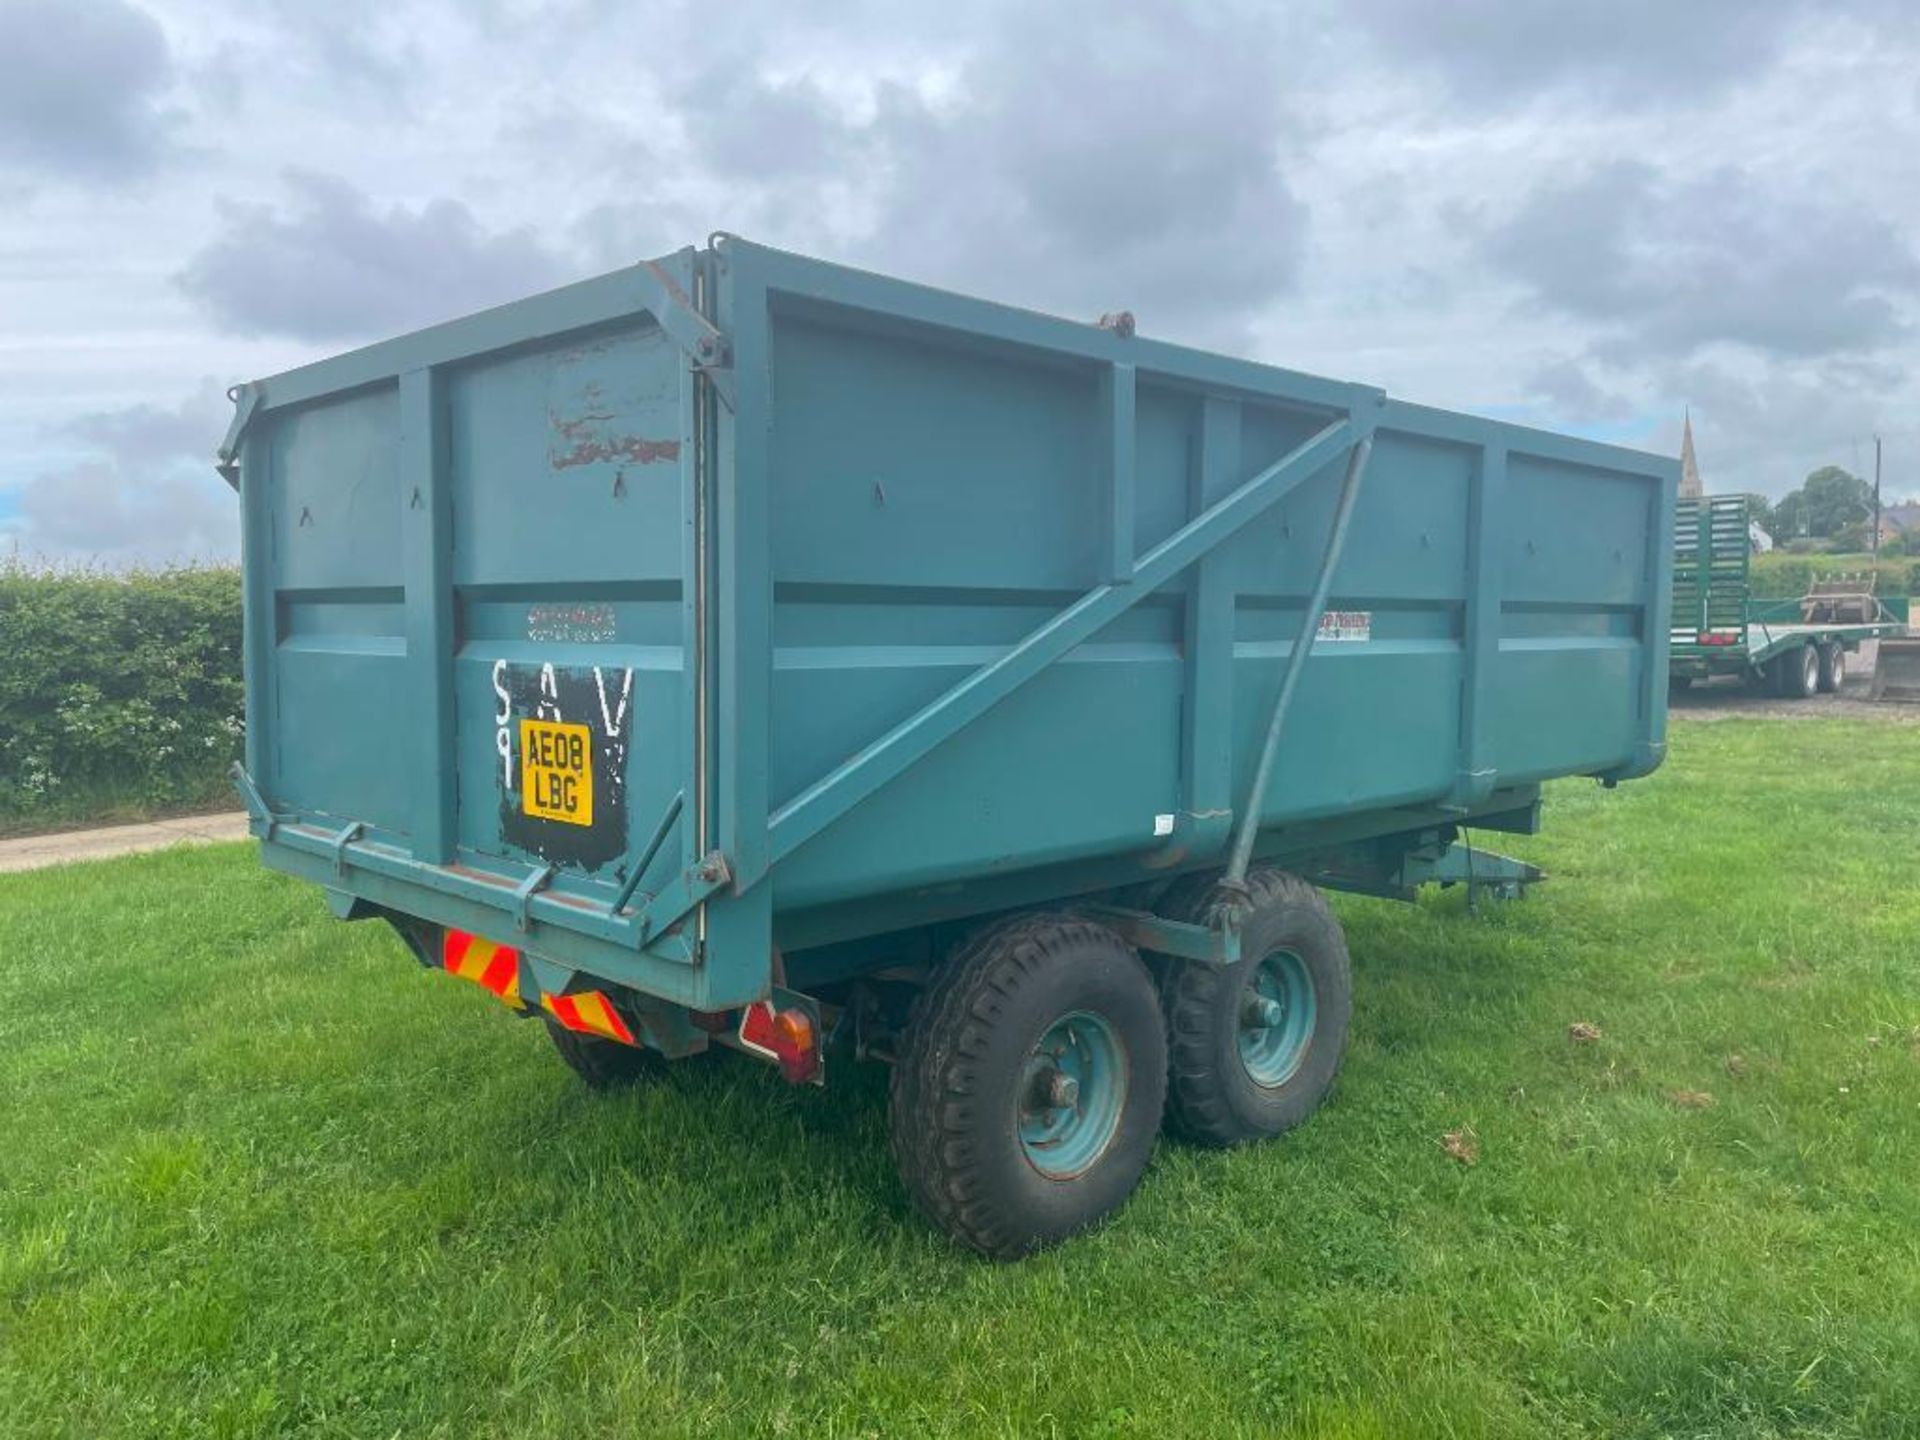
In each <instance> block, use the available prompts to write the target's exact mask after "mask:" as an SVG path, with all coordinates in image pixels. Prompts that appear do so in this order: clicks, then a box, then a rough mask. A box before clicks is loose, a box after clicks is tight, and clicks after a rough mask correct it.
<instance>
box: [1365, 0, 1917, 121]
mask: <svg viewBox="0 0 1920 1440" xmlns="http://www.w3.org/2000/svg"><path fill="white" fill-rule="evenodd" d="M1342 13H1344V14H1345V15H1347V16H1348V17H1350V18H1351V19H1353V20H1355V21H1357V22H1358V23H1359V24H1360V25H1361V26H1362V27H1363V28H1364V29H1365V31H1366V32H1367V34H1368V35H1369V37H1370V38H1371V39H1372V41H1373V42H1374V44H1375V46H1376V47H1377V48H1378V49H1379V50H1380V51H1381V52H1383V53H1384V54H1385V55H1386V56H1387V57H1389V58H1390V59H1392V60H1394V61H1396V62H1398V63H1400V64H1403V65H1406V66H1408V67H1410V68H1413V69H1416V70H1425V71H1427V72H1429V73H1433V74H1436V75H1438V76H1440V77H1441V78H1442V79H1444V80H1445V81H1446V82H1447V84H1448V88H1449V90H1450V92H1451V93H1452V95H1453V97H1454V99H1455V100H1456V101H1457V102H1459V103H1461V104H1464V105H1466V106H1469V107H1472V108H1475V109H1487V108H1497V107H1502V106H1508V105H1512V104H1514V103H1516V102H1523V101H1530V100H1532V99H1534V98H1536V97H1538V96H1540V95H1541V94H1543V93H1545V92H1551V91H1583V92H1586V93H1587V94H1588V95H1589V96H1590V97H1592V98H1594V99H1597V100H1602V101H1609V102H1614V103H1624V104H1630V105H1647V106H1685V105H1689V104H1693V103H1696V102H1699V101H1702V100H1707V99H1712V98H1716V97H1718V96H1719V95H1720V94H1721V93H1723V92H1724V91H1725V90H1726V89H1727V88H1728V87H1730V86H1732V85H1734V84H1736V83H1738V82H1740V81H1741V80H1743V79H1747V78H1750V77H1752V76H1754V75H1755V74H1756V73H1758V72H1760V71H1763V70H1765V69H1766V68H1767V67H1769V66H1770V65H1771V64H1772V63H1773V62H1774V61H1775V60H1776V59H1777V58H1778V57H1779V56H1780V55H1781V53H1782V52H1783V50H1784V49H1785V47H1786V46H1787V45H1788V43H1789V42H1790V40H1791V39H1792V37H1793V36H1794V34H1795V31H1796V29H1797V27H1798V26H1800V25H1801V24H1802V23H1803V22H1806V21H1808V20H1809V19H1812V18H1815V17H1823V18H1829V19H1830V18H1833V17H1835V16H1847V15H1854V16H1858V17H1861V18H1867V19H1871V20H1874V21H1875V22H1877V23H1878V24H1879V25H1880V26H1882V27H1886V26H1888V25H1899V26H1901V27H1904V28H1906V29H1907V30H1908V31H1909V34H1911V29H1912V23H1913V21H1912V16H1911V14H1910V12H1909V11H1908V9H1907V8H1906V6H1905V3H1904V0H1823V3H1814V0H1683V3H1677V4H1676V3H1674V0H1610V3H1595V0H1526V3H1523V4H1514V3H1512V0H1449V3H1446V4H1436V3H1434V0H1349V3H1348V4H1347V5H1346V6H1345V7H1344V8H1343V12H1342Z"/></svg>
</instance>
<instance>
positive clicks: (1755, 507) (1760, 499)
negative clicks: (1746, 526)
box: [1747, 491, 1777, 538]
mask: <svg viewBox="0 0 1920 1440" xmlns="http://www.w3.org/2000/svg"><path fill="white" fill-rule="evenodd" d="M1747 519H1748V520H1749V521H1750V522H1752V523H1753V524H1755V525H1758V526H1759V527H1760V528H1761V529H1762V530H1764V531H1766V532H1767V534H1769V535H1772V534H1773V502H1772V501H1771V500H1769V499H1767V497H1766V496H1764V495H1756V494H1754V493H1753V492H1751V491H1749V492H1748V493H1747ZM1776 538H1777V537H1776Z"/></svg>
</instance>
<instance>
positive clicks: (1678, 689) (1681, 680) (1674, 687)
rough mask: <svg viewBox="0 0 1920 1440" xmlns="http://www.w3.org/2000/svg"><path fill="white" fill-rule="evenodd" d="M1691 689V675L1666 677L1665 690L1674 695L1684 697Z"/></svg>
mask: <svg viewBox="0 0 1920 1440" xmlns="http://www.w3.org/2000/svg"><path fill="white" fill-rule="evenodd" d="M1692 688H1693V677H1692V676H1691V675H1669V676H1668V677H1667V689H1668V690H1669V691H1670V692H1672V693H1673V694H1675V695H1684V694H1686V693H1687V691H1689V690H1691V689H1692Z"/></svg>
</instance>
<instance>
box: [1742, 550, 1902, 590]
mask: <svg viewBox="0 0 1920 1440" xmlns="http://www.w3.org/2000/svg"><path fill="white" fill-rule="evenodd" d="M1867 570H1878V571H1879V572H1880V585H1879V593H1880V594H1882V595H1911V594H1913V593H1914V590H1915V589H1916V588H1920V587H1916V586H1915V584H1914V581H1915V579H1916V572H1920V561H1915V560H1909V559H1908V558H1906V557H1905V556H1895V557H1887V558H1884V559H1882V560H1881V561H1880V562H1879V564H1877V565H1876V564H1875V563H1874V560H1873V557H1872V556H1871V555H1781V554H1778V553H1775V554H1771V555H1756V556H1754V557H1753V593H1754V594H1755V595H1756V596H1760V597H1762V598H1791V597H1794V596H1799V595H1804V594H1806V593H1807V590H1808V588H1809V587H1810V586H1811V585H1812V584H1813V580H1814V577H1815V576H1816V575H1833V574H1836V573H1839V574H1858V573H1860V572H1863V571H1867Z"/></svg>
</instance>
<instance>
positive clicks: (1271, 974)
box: [1234, 950, 1314, 1089]
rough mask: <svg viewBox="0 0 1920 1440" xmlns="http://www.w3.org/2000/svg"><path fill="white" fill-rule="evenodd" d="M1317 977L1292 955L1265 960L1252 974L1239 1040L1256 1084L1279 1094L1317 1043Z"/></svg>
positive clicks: (1287, 952) (1242, 995)
mask: <svg viewBox="0 0 1920 1440" xmlns="http://www.w3.org/2000/svg"><path fill="white" fill-rule="evenodd" d="M1313 1022H1314V993H1313V976H1312V975H1311V974H1310V973H1309V972H1308V970H1307V965H1306V962H1305V961H1304V960H1302V959H1301V958H1300V957H1299V956H1298V955H1295V954H1294V953H1293V952H1292V951H1290V950H1276V951H1274V952H1273V953H1272V954H1270V955H1266V956H1263V957H1261V959H1260V961H1259V963H1258V964H1256V965H1254V966H1253V968H1252V969H1251V970H1249V971H1248V972H1247V981H1246V986H1245V988H1244V989H1243V990H1242V991H1241V993H1240V1013H1239V1027H1238V1031H1237V1033H1236V1035H1235V1037H1234V1039H1235V1044H1236V1046H1237V1048H1238V1050H1239V1053H1240V1063H1241V1065H1243V1066H1244V1067H1245V1068H1246V1072H1247V1075H1248V1077H1249V1078H1250V1079H1252V1081H1253V1083H1254V1084H1256V1085H1259V1086H1261V1087H1262V1088H1263V1089H1274V1088H1276V1087H1278V1086H1281V1085H1284V1084H1286V1082H1287V1081H1289V1080H1291V1079H1292V1078H1293V1077H1294V1075H1295V1073H1296V1072H1297V1071H1298V1070H1299V1069H1300V1066H1301V1065H1302V1064H1303V1063H1304V1062H1305V1060H1306V1058H1307V1049H1308V1047H1309V1045H1311V1043H1312V1041H1313Z"/></svg>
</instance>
